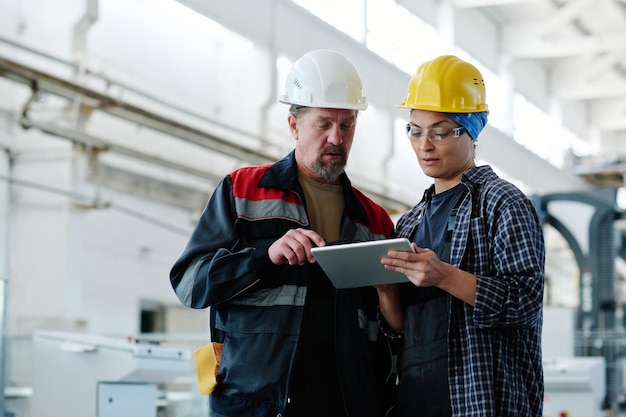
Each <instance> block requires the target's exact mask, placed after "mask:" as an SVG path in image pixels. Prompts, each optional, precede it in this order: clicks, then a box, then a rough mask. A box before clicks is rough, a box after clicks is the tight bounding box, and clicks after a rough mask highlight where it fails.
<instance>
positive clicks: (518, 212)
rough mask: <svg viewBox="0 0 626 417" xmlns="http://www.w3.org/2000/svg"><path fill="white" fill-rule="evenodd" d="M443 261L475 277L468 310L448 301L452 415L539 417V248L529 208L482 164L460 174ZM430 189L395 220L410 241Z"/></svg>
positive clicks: (535, 220)
mask: <svg viewBox="0 0 626 417" xmlns="http://www.w3.org/2000/svg"><path fill="white" fill-rule="evenodd" d="M461 182H462V183H463V184H464V185H465V186H466V187H467V188H468V189H469V191H470V192H469V193H467V194H466V196H465V198H464V200H463V202H462V203H461V205H460V207H459V209H458V212H457V217H456V228H455V230H454V234H453V237H452V253H451V258H450V263H451V264H452V265H454V266H455V267H457V268H460V269H462V270H465V271H468V272H471V273H473V274H475V275H476V277H477V281H478V282H477V288H476V303H475V306H474V307H472V306H471V305H469V304H466V303H464V302H463V301H461V300H459V299H456V298H453V299H452V305H451V311H450V322H449V325H448V327H449V328H448V381H449V385H450V400H451V404H452V410H453V415H454V416H455V417H513V416H518V417H541V416H542V410H543V392H544V382H543V367H542V358H541V326H542V321H543V310H542V308H543V287H544V257H545V248H544V240H543V232H542V226H541V222H540V220H539V218H538V216H537V213H536V211H535V208H534V206H533V204H532V202H531V201H530V200H529V199H528V198H527V197H526V196H525V195H524V194H523V193H522V192H521V191H520V190H519V189H518V188H517V187H515V186H514V185H512V184H511V183H509V182H507V181H505V180H503V179H501V178H499V177H498V176H497V175H496V174H495V173H494V172H493V170H492V169H491V168H490V167H489V166H481V167H477V168H474V169H472V170H470V171H468V172H466V173H465V174H464V175H463V177H462V179H461ZM433 192H434V186H433V187H430V188H429V189H428V190H426V192H425V193H424V197H423V199H422V201H421V202H420V203H418V204H417V205H416V206H415V207H413V209H412V210H411V211H409V212H407V213H405V214H404V215H403V216H402V217H401V218H400V219H399V221H398V224H397V231H396V234H397V235H398V237H408V238H409V239H411V238H412V237H413V235H414V234H415V230H416V228H417V227H418V226H419V224H420V222H421V219H422V214H423V211H424V209H425V207H426V203H427V202H428V200H429V199H430V198H431V196H432V194H433Z"/></svg>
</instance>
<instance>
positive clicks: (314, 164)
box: [289, 107, 357, 183]
mask: <svg viewBox="0 0 626 417" xmlns="http://www.w3.org/2000/svg"><path fill="white" fill-rule="evenodd" d="M356 117H357V112H356V111H355V110H347V109H322V108H315V107H312V108H309V109H305V110H304V112H303V113H301V114H300V115H299V116H298V118H296V117H295V116H294V115H289V128H290V129H291V133H292V134H293V136H294V138H295V139H296V162H297V163H298V170H299V171H300V172H302V173H304V174H305V175H307V176H309V177H311V178H315V179H316V180H318V181H321V182H326V183H333V182H337V179H338V178H339V175H341V173H342V172H343V170H344V169H345V167H346V164H347V162H348V155H349V153H350V148H351V147H352V140H353V139H354V131H355V127H356Z"/></svg>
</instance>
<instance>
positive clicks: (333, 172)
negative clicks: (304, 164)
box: [312, 160, 346, 182]
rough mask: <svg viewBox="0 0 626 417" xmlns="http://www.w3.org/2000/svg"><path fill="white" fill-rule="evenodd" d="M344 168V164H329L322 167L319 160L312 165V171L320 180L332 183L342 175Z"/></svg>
mask: <svg viewBox="0 0 626 417" xmlns="http://www.w3.org/2000/svg"><path fill="white" fill-rule="evenodd" d="M345 167H346V164H345V162H339V161H338V162H331V163H330V165H324V164H322V163H321V162H320V161H319V160H318V161H315V164H313V167H312V168H313V170H314V171H315V173H316V174H317V175H318V176H319V177H320V178H322V179H324V180H326V181H328V182H333V181H335V180H336V179H337V178H339V176H340V175H341V174H342V173H343V171H344V169H345Z"/></svg>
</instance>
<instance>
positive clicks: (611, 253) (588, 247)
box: [535, 188, 626, 409]
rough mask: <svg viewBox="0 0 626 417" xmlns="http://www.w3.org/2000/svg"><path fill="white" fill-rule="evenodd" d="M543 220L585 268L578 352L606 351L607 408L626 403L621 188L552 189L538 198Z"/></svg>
mask: <svg viewBox="0 0 626 417" xmlns="http://www.w3.org/2000/svg"><path fill="white" fill-rule="evenodd" d="M535 205H536V207H537V209H538V211H539V215H540V217H541V220H542V222H543V224H544V225H545V224H548V225H550V226H552V227H553V228H555V229H556V230H557V231H558V232H559V233H560V234H561V235H562V236H563V237H564V238H565V240H566V241H567V243H568V244H569V246H570V248H571V249H572V252H573V254H574V258H575V261H576V263H577V265H578V268H579V270H580V288H579V295H580V298H579V299H580V305H579V308H578V311H577V313H576V317H575V321H574V322H575V329H573V331H574V333H575V339H574V340H575V347H574V352H575V356H602V357H604V359H605V361H606V391H607V392H606V400H605V407H606V408H607V409H615V408H616V407H617V406H618V405H619V404H620V403H622V404H623V398H622V397H623V389H622V384H623V376H622V373H623V370H622V358H623V357H624V356H625V351H624V347H625V346H626V343H625V342H626V335H625V333H624V326H623V325H621V324H620V323H618V321H617V314H616V313H617V308H618V300H617V291H616V282H617V279H616V270H615V260H616V257H617V256H618V255H620V256H622V257H624V256H625V255H626V246H625V245H624V243H626V242H624V240H626V238H624V236H622V235H621V231H619V230H617V229H616V227H615V226H616V225H615V222H616V220H619V219H622V218H623V212H622V210H620V209H619V208H618V206H617V189H615V188H611V189H608V188H607V189H598V190H591V191H582V192H567V193H556V194H548V195H543V196H537V197H535ZM625 259H626V258H625Z"/></svg>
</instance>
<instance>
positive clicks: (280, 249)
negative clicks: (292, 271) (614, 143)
mask: <svg viewBox="0 0 626 417" xmlns="http://www.w3.org/2000/svg"><path fill="white" fill-rule="evenodd" d="M325 244H326V242H325V241H324V238H323V237H321V236H320V235H319V234H317V233H315V232H314V231H313V230H309V229H291V230H289V231H288V232H287V233H285V234H284V235H283V237H281V238H280V239H278V240H277V241H276V242H274V243H272V246H270V247H269V250H268V254H269V257H270V260H271V261H272V262H273V263H274V264H275V265H283V264H289V265H304V263H305V262H307V261H308V262H311V263H313V262H315V257H313V255H312V254H311V248H313V247H315V246H324V245H325Z"/></svg>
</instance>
